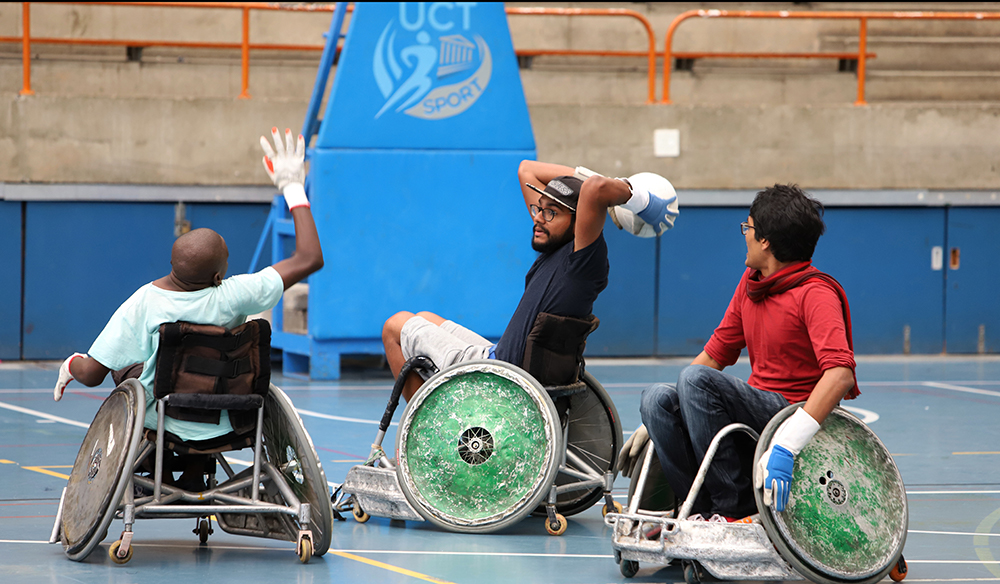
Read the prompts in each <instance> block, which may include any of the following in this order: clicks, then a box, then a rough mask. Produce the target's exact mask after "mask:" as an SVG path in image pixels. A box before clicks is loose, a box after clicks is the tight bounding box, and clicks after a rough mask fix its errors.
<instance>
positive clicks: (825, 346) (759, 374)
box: [705, 269, 856, 403]
mask: <svg viewBox="0 0 1000 584" xmlns="http://www.w3.org/2000/svg"><path fill="white" fill-rule="evenodd" d="M752 272H753V271H752V270H750V269H747V271H746V272H744V274H743V277H742V278H741V279H740V283H739V285H738V286H736V292H735V293H734V294H733V299H732V300H731V301H730V302H729V307H728V308H727V309H726V314H725V316H724V317H723V318H722V322H721V323H720V324H719V326H718V327H717V328H716V329H715V332H714V333H713V334H712V337H711V338H710V339H708V343H706V345H705V352H706V353H708V355H709V356H710V357H711V358H712V359H715V361H717V362H718V363H719V364H720V365H723V366H729V365H732V364H734V363H736V360H737V359H738V358H739V356H740V351H741V350H742V349H743V347H746V348H747V353H748V354H749V356H750V368H751V369H752V373H751V374H750V379H748V380H747V383H749V384H750V385H752V386H753V387H756V388H758V389H763V390H767V391H775V392H778V393H780V394H782V395H783V396H785V399H787V400H788V401H789V402H790V403H797V402H801V401H805V400H806V399H807V398H808V397H809V394H810V393H812V390H813V388H814V387H815V386H816V383H817V382H818V381H819V379H820V377H822V376H823V372H824V371H826V370H827V369H831V368H833V367H848V368H850V369H851V370H852V371H853V370H854V368H855V366H856V364H855V362H854V352H853V351H852V350H851V349H850V347H849V346H848V342H847V332H846V329H845V327H844V311H843V307H842V305H841V302H840V297H839V295H838V294H837V292H836V291H835V290H834V289H833V287H832V286H831V285H830V284H828V283H827V282H825V281H823V280H820V279H817V278H813V279H809V280H806V281H805V282H804V283H802V284H801V285H799V286H796V287H795V288H792V289H790V290H787V291H785V292H782V293H780V294H776V295H773V296H768V297H767V298H764V299H763V300H761V301H760V302H753V301H752V300H750V297H749V296H747V292H746V290H747V278H749V276H750V274H751V273H752Z"/></svg>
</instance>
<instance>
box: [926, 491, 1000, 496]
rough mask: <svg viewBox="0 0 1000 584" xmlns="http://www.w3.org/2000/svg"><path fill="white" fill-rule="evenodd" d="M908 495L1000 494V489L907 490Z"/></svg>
mask: <svg viewBox="0 0 1000 584" xmlns="http://www.w3.org/2000/svg"><path fill="white" fill-rule="evenodd" d="M906 494H907V495H1000V491H906Z"/></svg>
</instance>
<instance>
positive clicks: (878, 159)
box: [0, 95, 1000, 190]
mask: <svg viewBox="0 0 1000 584" xmlns="http://www.w3.org/2000/svg"><path fill="white" fill-rule="evenodd" d="M306 106H307V104H306V102H305V101H304V100H303V101H292V100H276V99H271V100H269V99H254V100H249V101H247V100H238V99H222V98H219V99H197V100H182V99H153V98H144V99H113V98H107V97H87V98H68V97H44V96H35V97H31V98H18V97H15V96H10V95H8V96H3V97H2V98H0V158H2V159H3V160H5V161H7V164H4V165H0V182H24V181H30V182H67V183H140V184H206V185H251V184H265V183H266V182H267V179H266V176H265V175H264V173H263V172H262V171H261V169H260V168H259V166H260V154H259V152H258V149H259V146H258V144H257V138H258V137H259V136H260V135H261V134H262V133H266V132H267V131H268V129H269V128H270V127H271V126H272V125H278V126H288V127H292V128H298V127H300V126H301V123H302V122H301V121H302V118H303V116H304V113H305V108H306ZM530 112H531V117H532V123H533V126H534V132H535V137H536V141H537V144H538V154H539V157H540V158H541V159H545V160H552V161H559V162H564V163H567V164H572V165H577V164H582V165H585V166H588V167H590V168H593V169H595V170H599V171H602V172H605V173H608V174H630V173H633V172H638V171H640V170H650V171H655V172H659V173H661V174H663V175H664V176H667V177H669V178H670V179H671V181H673V182H674V184H675V185H676V186H677V187H678V188H689V189H691V188H718V189H753V188H758V187H760V186H762V185H766V184H773V183H774V182H789V181H791V182H797V183H799V184H802V185H803V186H806V187H809V188H833V189H901V188H916V189H945V190H952V189H959V190H960V189H997V188H1000V145H998V139H997V136H1000V104H979V105H972V104H927V103H923V104H892V105H870V106H867V107H855V106H853V105H846V104H825V105H760V106H724V105H720V106H712V105H705V106H697V105H671V106H662V105H654V106H647V105H565V104H560V105H531V106H530ZM658 128H671V129H677V130H679V131H680V156H678V157H676V158H656V157H655V156H654V153H653V131H654V130H655V129H658Z"/></svg>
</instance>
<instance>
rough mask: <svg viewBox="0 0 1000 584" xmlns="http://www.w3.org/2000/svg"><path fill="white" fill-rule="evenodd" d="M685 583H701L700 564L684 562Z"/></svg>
mask: <svg viewBox="0 0 1000 584" xmlns="http://www.w3.org/2000/svg"><path fill="white" fill-rule="evenodd" d="M684 582H685V584H701V574H699V573H698V566H696V565H695V564H694V562H685V563H684Z"/></svg>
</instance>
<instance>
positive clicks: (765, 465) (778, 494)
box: [753, 408, 820, 512]
mask: <svg viewBox="0 0 1000 584" xmlns="http://www.w3.org/2000/svg"><path fill="white" fill-rule="evenodd" d="M819 428H820V425H819V422H817V421H816V420H815V419H813V417H812V416H810V415H809V414H808V412H806V411H805V409H803V408H799V409H797V410H795V413H793V414H792V415H791V416H789V418H788V419H787V420H785V421H784V423H782V424H781V426H779V427H778V431H777V432H775V433H774V437H773V438H771V446H770V447H769V448H768V449H767V450H765V451H764V455H763V456H761V457H760V460H759V461H757V472H755V473H754V481H753V482H754V488H755V489H760V488H762V487H763V489H764V504H765V505H770V504H771V502H772V501H773V502H774V508H775V510H776V511H779V512H780V511H784V510H785V505H787V504H788V495H789V493H790V492H791V486H792V469H793V467H794V464H795V456H796V455H798V453H799V452H802V449H803V448H805V447H806V444H808V443H809V441H810V440H812V437H813V436H815V435H816V432H818V431H819Z"/></svg>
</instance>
